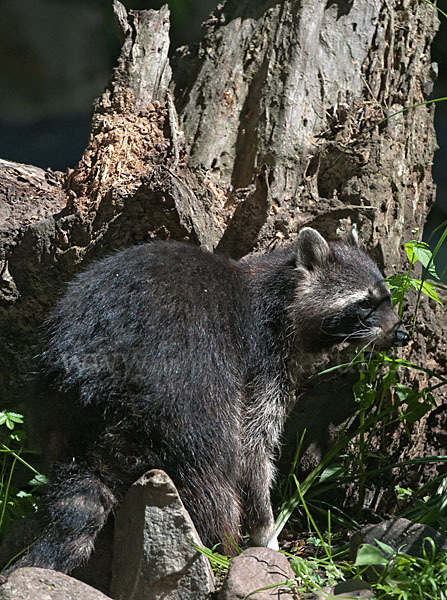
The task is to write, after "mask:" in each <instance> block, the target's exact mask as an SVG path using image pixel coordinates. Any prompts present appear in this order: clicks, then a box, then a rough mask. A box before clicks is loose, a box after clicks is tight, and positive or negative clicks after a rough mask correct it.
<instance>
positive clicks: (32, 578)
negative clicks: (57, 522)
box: [0, 567, 110, 600]
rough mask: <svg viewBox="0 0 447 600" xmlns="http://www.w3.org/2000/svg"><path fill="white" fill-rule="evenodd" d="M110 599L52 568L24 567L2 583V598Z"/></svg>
mask: <svg viewBox="0 0 447 600" xmlns="http://www.w3.org/2000/svg"><path fill="white" fill-rule="evenodd" d="M74 598H79V599H81V598H82V600H110V598H109V596H105V595H104V594H103V593H102V592H99V591H98V590H95V589H94V588H92V587H90V586H89V585H87V584H85V583H82V582H81V581H78V580H77V579H74V578H73V577H70V576H69V575H65V574H64V573H58V572H57V571H52V570H51V569H40V568H39V567H24V568H23V569H17V571H13V572H12V573H11V574H10V576H9V577H8V580H7V581H6V583H4V584H3V585H0V600H31V599H32V600H73V599H74Z"/></svg>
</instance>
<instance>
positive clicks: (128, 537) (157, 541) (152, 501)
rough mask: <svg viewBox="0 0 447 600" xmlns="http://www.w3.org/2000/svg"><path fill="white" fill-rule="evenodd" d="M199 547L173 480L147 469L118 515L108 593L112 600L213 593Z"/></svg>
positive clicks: (185, 599) (201, 597) (195, 598)
mask: <svg viewBox="0 0 447 600" xmlns="http://www.w3.org/2000/svg"><path fill="white" fill-rule="evenodd" d="M190 542H192V543H194V544H196V545H198V546H202V542H201V541H200V538H199V535H198V533H197V531H196V529H195V527H194V525H193V523H192V521H191V518H190V517H189V515H188V513H187V512H186V510H185V508H184V506H183V504H182V502H181V500H180V498H179V495H178V493H177V490H176V488H175V486H174V484H173V483H172V481H171V479H170V478H169V477H168V476H167V475H166V473H164V472H163V471H159V470H156V469H154V470H152V471H148V472H147V473H145V474H144V475H143V476H142V477H140V479H138V481H136V482H135V483H134V484H133V485H132V487H131V488H130V490H129V491H128V492H127V494H126V496H125V498H124V501H123V503H122V505H121V507H120V509H119V511H118V513H117V516H116V521H115V537H114V547H113V564H112V573H113V574H112V585H111V596H112V597H113V598H115V600H158V599H161V598H163V600H189V599H191V600H205V599H207V598H209V595H210V593H211V592H213V591H214V577H213V573H212V570H211V567H210V564H209V562H208V559H207V558H205V557H204V556H203V555H202V554H201V553H200V552H198V551H197V550H196V549H195V548H194V547H193V546H192V545H191V543H190Z"/></svg>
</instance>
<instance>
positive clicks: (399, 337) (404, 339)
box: [394, 325, 410, 346]
mask: <svg viewBox="0 0 447 600" xmlns="http://www.w3.org/2000/svg"><path fill="white" fill-rule="evenodd" d="M409 340H410V336H409V335H408V333H407V332H406V331H405V329H404V328H403V327H402V325H401V326H399V327H398V328H397V329H395V330H394V345H395V346H406V345H407V344H408V342H409Z"/></svg>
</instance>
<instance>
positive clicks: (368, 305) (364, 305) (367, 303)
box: [357, 298, 374, 310]
mask: <svg viewBox="0 0 447 600" xmlns="http://www.w3.org/2000/svg"><path fill="white" fill-rule="evenodd" d="M357 306H358V307H359V308H361V309H363V310H374V306H373V304H372V302H371V300H370V299H369V298H365V299H364V300H361V301H360V302H359V303H358V304H357Z"/></svg>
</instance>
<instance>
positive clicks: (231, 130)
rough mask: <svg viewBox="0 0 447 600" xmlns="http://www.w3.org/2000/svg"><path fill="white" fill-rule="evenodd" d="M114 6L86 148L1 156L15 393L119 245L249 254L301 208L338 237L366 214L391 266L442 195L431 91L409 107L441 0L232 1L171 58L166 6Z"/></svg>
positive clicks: (380, 256)
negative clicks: (111, 38) (52, 162)
mask: <svg viewBox="0 0 447 600" xmlns="http://www.w3.org/2000/svg"><path fill="white" fill-rule="evenodd" d="M114 8H115V15H116V19H117V24H118V30H119V36H120V41H121V44H122V50H121V55H120V58H119V60H118V64H117V67H116V68H115V69H114V71H113V74H112V78H111V81H110V84H109V85H108V87H107V89H106V90H105V92H104V94H102V95H101V97H100V98H99V99H98V100H97V101H96V103H95V105H94V114H93V118H92V127H91V135H90V139H89V144H88V147H87V148H86V150H85V152H84V155H83V157H82V159H81V161H80V162H79V164H78V165H76V167H75V168H74V169H72V170H69V171H68V172H67V173H66V174H62V173H52V172H50V171H42V170H41V169H37V168H35V167H29V166H25V165H17V164H13V163H10V162H8V161H1V162H0V204H1V206H2V211H3V213H2V215H4V218H3V219H2V223H1V230H0V260H1V265H2V268H1V282H0V283H1V286H0V321H1V325H0V327H1V340H0V343H1V353H0V368H1V373H2V375H1V380H0V394H1V397H2V398H3V400H4V401H5V402H9V403H13V404H14V405H16V404H17V402H18V399H19V398H21V397H22V396H23V394H24V392H23V388H22V385H23V383H24V382H25V380H26V378H27V373H28V372H29V371H30V369H31V363H30V358H31V356H32V355H33V354H34V353H35V344H36V341H37V338H38V330H39V327H40V325H41V323H42V321H43V319H44V317H45V315H46V314H47V312H48V310H49V308H50V307H51V305H52V304H53V303H54V301H55V298H56V297H57V295H58V294H59V293H60V291H61V290H62V288H63V285H64V283H65V282H66V281H67V280H68V279H70V278H71V277H72V275H73V274H74V273H75V272H76V271H77V270H79V269H80V268H82V267H83V266H84V265H85V264H86V263H87V262H89V261H91V260H93V259H96V258H97V257H100V256H102V255H103V254H104V253H107V252H109V251H111V250H112V249H116V248H120V247H124V246H128V245H130V244H135V243H138V242H141V241H144V240H150V239H152V238H156V237H157V238H163V239H166V238H173V239H177V240H187V241H190V242H193V243H196V244H201V245H202V246H204V247H206V248H208V249H210V250H214V251H216V252H224V253H226V254H228V255H229V256H232V257H234V258H240V257H241V256H244V255H246V254H248V253H250V252H253V251H263V250H266V249H267V248H268V247H271V246H272V245H274V244H277V243H278V244H279V243H282V241H283V240H286V239H293V238H294V236H295V234H296V232H297V230H298V229H299V228H300V227H301V226H303V225H312V226H315V227H316V228H317V229H319V231H321V232H322V233H323V234H325V235H327V236H329V237H332V238H336V237H343V236H344V235H346V233H347V231H348V229H349V228H350V226H351V224H352V223H356V224H357V226H358V229H359V230H360V235H361V238H362V241H363V245H364V246H365V248H367V250H368V251H369V252H370V253H371V254H372V255H373V257H374V258H375V259H376V260H377V261H378V262H379V264H380V265H381V267H382V268H383V269H384V270H385V272H386V273H387V274H390V273H391V272H394V271H402V270H403V269H404V265H405V257H404V253H403V252H402V248H401V245H402V242H403V241H406V240H408V239H410V238H413V237H414V236H415V235H416V236H418V237H420V236H421V234H422V228H423V225H424V222H425V219H426V216H427V213H428V211H429V209H430V207H431V205H432V203H433V201H434V184H433V181H432V177H431V164H432V160H433V153H434V151H435V148H436V140H435V133H434V128H433V112H434V108H433V106H419V107H417V108H415V109H410V110H405V111H403V109H404V108H407V107H410V106H412V105H414V104H418V103H420V102H423V101H424V99H426V98H427V97H428V95H429V94H430V92H431V90H432V86H433V80H434V73H435V69H434V68H433V66H432V64H431V62H430V43H431V41H432V39H433V36H434V34H435V32H436V29H437V27H438V19H437V16H436V11H435V10H434V8H433V7H431V6H430V5H428V4H427V3H425V2H420V3H418V2H414V1H410V0H371V1H369V2H366V3H365V2H363V1H361V0H338V1H337V0H328V1H327V2H321V1H320V0H300V1H298V0H282V1H281V2H277V1H275V2H273V1H272V0H263V1H258V0H227V1H226V2H224V3H223V5H222V6H220V7H218V8H217V9H216V11H215V12H214V13H213V14H212V15H211V16H210V18H209V19H208V21H207V22H206V24H205V31H204V37H203V40H202V42H201V44H200V45H199V46H198V47H197V48H183V49H180V50H179V51H178V52H177V54H176V56H175V58H174V60H173V61H172V66H171V65H170V62H169V59H168V48H169V39H168V33H169V11H168V9H167V7H164V8H162V9H161V10H160V11H152V10H149V11H129V12H128V13H127V12H126V10H125V9H124V7H123V6H122V5H121V4H120V3H119V2H118V1H117V0H115V2H114ZM171 90H172V91H171ZM399 111H403V112H399ZM396 113H397V114H396ZM392 115H394V116H392ZM386 117H390V118H389V119H388V120H384V119H385V118H386ZM415 230H416V233H413V232H414V231H415ZM420 315H421V316H422V320H421V321H420V325H419V326H418V330H417V331H416V334H415V337H414V340H413V341H412V343H411V344H410V346H409V348H408V349H407V350H405V355H406V356H409V357H411V359H412V360H413V361H414V362H419V363H422V364H425V365H427V364H429V365H430V366H431V367H432V368H433V369H434V370H438V371H440V372H445V371H446V358H445V357H446V356H447V348H446V341H445V338H444V336H443V334H442V330H443V328H444V327H445V315H443V314H442V311H441V310H440V309H439V308H438V307H436V306H433V305H432V303H430V302H425V303H424V305H423V307H422V311H421V313H420ZM420 383H421V384H422V383H423V382H422V381H420ZM417 384H418V382H417V381H416V382H415V385H417ZM345 387H346V386H345ZM340 389H341V388H340ZM348 392H349V386H348V391H347V392H346V394H343V393H342V391H340V395H341V396H346V397H348V396H350V394H349V393H348ZM319 394H320V396H322V399H321V407H322V411H321V413H320V414H321V415H324V416H325V418H323V417H321V418H322V423H321V426H320V435H321V431H327V429H328V428H329V427H330V425H331V423H332V422H333V421H334V420H337V419H339V418H341V417H342V415H344V414H345V412H346V413H349V411H350V410H352V407H351V406H350V405H349V403H348V408H347V409H346V407H345V406H344V407H342V408H340V411H339V412H338V414H337V415H334V414H333V412H334V411H332V412H330V411H329V412H327V414H326V413H325V409H324V406H325V404H324V403H325V402H326V403H329V404H331V405H333V388H331V389H330V390H329V391H326V393H324V391H320V392H319ZM323 397H324V398H326V400H324V398H323ZM439 398H440V400H439V402H440V403H441V396H439ZM301 406H306V404H305V399H303V404H301ZM443 411H444V408H443V407H441V408H440V409H439V411H438V412H439V413H442V414H444V415H445V411H444V412H443ZM329 413H330V414H329ZM440 418H441V421H442V419H444V421H442V422H445V417H442V416H441V417H440ZM300 419H301V421H300V422H301V427H303V424H304V423H305V415H303V414H301V415H300ZM315 435H316V438H318V435H317V434H315ZM424 436H425V438H424V439H426V443H427V444H429V441H428V437H429V434H428V433H427V432H425V433H424ZM413 450H414V452H416V451H417V450H418V449H417V448H416V446H415V447H414V449H413ZM438 451H439V448H438Z"/></svg>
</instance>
